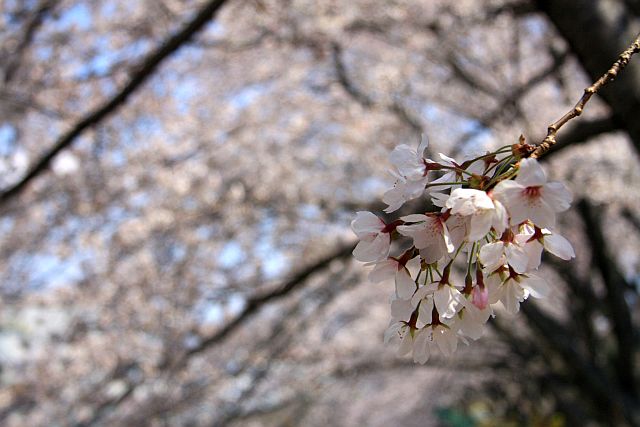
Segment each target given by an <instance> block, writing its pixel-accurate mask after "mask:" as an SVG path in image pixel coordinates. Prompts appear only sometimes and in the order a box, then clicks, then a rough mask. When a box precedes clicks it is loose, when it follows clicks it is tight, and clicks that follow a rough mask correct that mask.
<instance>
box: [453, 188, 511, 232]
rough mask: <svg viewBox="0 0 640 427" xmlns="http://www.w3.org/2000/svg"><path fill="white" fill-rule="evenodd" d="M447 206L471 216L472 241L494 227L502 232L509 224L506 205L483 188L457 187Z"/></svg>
mask: <svg viewBox="0 0 640 427" xmlns="http://www.w3.org/2000/svg"><path fill="white" fill-rule="evenodd" d="M445 206H446V207H447V208H449V209H451V214H453V215H455V214H457V215H462V216H463V217H468V218H469V229H468V236H467V240H468V241H470V242H475V241H476V240H480V239H482V238H483V237H484V236H485V235H486V234H487V233H488V232H489V230H491V228H492V227H493V228H494V229H495V230H496V231H497V232H498V233H499V234H502V232H503V231H504V230H505V229H506V228H507V226H508V223H507V219H508V217H507V212H506V210H505V208H504V206H502V204H501V203H500V202H499V201H497V200H496V201H494V200H492V199H491V197H489V196H488V195H487V193H486V192H484V191H481V190H475V189H471V188H457V189H455V190H453V191H452V192H451V196H450V197H449V199H448V200H447V202H446V205H445Z"/></svg>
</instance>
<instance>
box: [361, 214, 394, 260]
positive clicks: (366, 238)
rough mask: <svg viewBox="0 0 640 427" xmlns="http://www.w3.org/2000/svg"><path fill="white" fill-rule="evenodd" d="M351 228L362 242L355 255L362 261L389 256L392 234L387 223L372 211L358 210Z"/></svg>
mask: <svg viewBox="0 0 640 427" xmlns="http://www.w3.org/2000/svg"><path fill="white" fill-rule="evenodd" d="M351 229H352V230H353V232H354V233H355V234H356V236H358V239H360V242H359V243H358V245H357V246H356V248H355V249H354V250H353V256H354V257H355V258H356V259H357V260H358V261H362V262H378V261H382V260H383V259H385V258H387V256H388V255H389V248H390V247H391V235H390V234H389V230H388V227H387V224H385V223H384V221H382V220H381V219H380V218H378V217H377V216H376V215H374V214H372V213H371V212H366V211H363V212H358V213H357V215H356V219H354V220H353V221H352V222H351Z"/></svg>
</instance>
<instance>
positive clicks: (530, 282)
mask: <svg viewBox="0 0 640 427" xmlns="http://www.w3.org/2000/svg"><path fill="white" fill-rule="evenodd" d="M521 285H522V287H523V288H524V289H526V290H528V291H529V293H530V294H531V296H532V297H534V298H544V297H546V296H547V295H549V294H550V293H551V287H550V286H549V282H547V281H546V280H545V279H543V278H542V277H538V276H534V275H533V274H528V275H527V277H526V278H525V279H524V280H523V281H522V282H521Z"/></svg>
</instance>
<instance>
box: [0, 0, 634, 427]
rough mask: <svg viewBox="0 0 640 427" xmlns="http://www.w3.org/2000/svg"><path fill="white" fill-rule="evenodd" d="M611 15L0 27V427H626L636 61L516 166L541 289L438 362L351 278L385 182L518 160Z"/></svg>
mask: <svg viewBox="0 0 640 427" xmlns="http://www.w3.org/2000/svg"><path fill="white" fill-rule="evenodd" d="M639 31H640V2H638V1H637V0H624V1H623V0H562V1H550V0H547V1H545V0H540V1H528V0H504V1H503V0H490V1H472V0H457V1H455V2H454V1H447V0H424V1H418V0H392V1H374V0H326V1H325V0H323V1H312V0H227V1H221V0H217V1H204V0H130V1H126V2H124V1H116V0H101V1H98V0H0V58H2V59H1V61H0V187H1V188H2V193H1V194H0V298H1V308H0V367H1V371H0V425H3V426H94V425H95V426H143V425H149V426H328V425H331V426H365V425H366V426H456V427H457V426H501V425H504V426H516V425H525V426H576V425H580V426H585V425H587V426H589V425H615V426H623V425H640V424H639V423H640V418H639V417H640V403H639V400H638V387H639V382H638V369H639V366H638V352H637V348H638V340H639V336H638V330H637V325H638V321H639V319H638V315H639V311H640V306H639V302H638V289H639V288H638V285H639V284H640V281H639V279H640V276H639V275H638V274H639V271H640V270H639V267H640V259H639V258H640V234H639V233H640V173H639V171H638V166H639V164H640V163H638V160H639V158H638V154H639V150H640V55H639V56H638V57H634V59H633V60H632V63H633V62H635V64H632V65H630V66H629V67H628V68H627V69H626V70H625V71H624V73H623V74H622V75H621V76H619V77H618V78H617V79H616V80H615V81H614V82H613V83H612V84H611V85H610V86H608V87H607V88H606V89H605V90H604V91H603V92H602V93H601V94H599V95H598V96H597V97H594V99H593V100H592V101H591V102H590V103H589V105H588V107H587V109H586V111H585V113H584V114H583V115H582V116H581V117H580V118H579V119H577V120H575V121H574V122H572V123H571V125H569V126H567V127H566V128H565V129H563V130H562V131H561V132H560V134H559V138H558V139H559V144H558V147H557V149H555V150H553V151H552V152H550V153H549V154H548V155H546V156H545V157H544V165H545V168H546V170H547V172H548V174H549V175H550V176H551V177H552V178H553V179H561V180H566V181H567V182H568V185H569V186H570V188H571V189H572V191H573V193H574V197H575V201H574V204H573V207H572V209H571V210H570V211H569V212H567V213H564V214H562V215H561V218H560V223H559V225H558V231H560V232H561V233H562V234H563V235H565V236H567V238H568V239H569V240H570V241H571V242H572V243H573V245H574V247H575V248H576V253H577V258H576V259H575V260H573V261H572V262H570V263H564V262H561V263H558V262H556V260H554V259H553V257H548V258H547V259H545V262H544V265H545V266H544V267H543V268H542V269H541V274H543V275H545V277H547V278H548V280H549V281H550V282H551V283H552V284H553V288H554V291H553V295H552V297H551V298H549V299H547V300H544V301H527V303H526V304H524V305H523V308H522V310H521V313H520V314H519V315H518V316H517V317H515V318H508V317H506V316H499V317H498V318H496V319H494V320H493V321H491V322H490V327H489V328H488V331H487V334H486V335H485V337H483V338H482V339H481V340H479V341H478V342H475V343H473V344H472V345H470V346H468V347H466V346H463V348H461V349H459V351H458V353H457V354H456V356H455V357H454V358H451V359H448V360H445V359H443V358H438V357H436V358H433V359H432V360H430V361H429V362H428V363H427V364H426V365H424V366H420V365H414V364H413V363H412V362H411V361H410V360H405V359H401V358H398V357H397V356H396V355H395V352H394V348H392V347H393V346H391V347H389V348H387V347H385V346H384V345H383V344H382V334H383V331H384V330H385V328H386V326H387V323H388V318H389V308H388V303H389V297H390V294H391V292H392V290H393V285H392V284H391V283H387V284H383V285H373V284H371V283H368V282H367V280H366V273H367V271H366V270H367V269H366V268H365V267H363V266H362V265H360V264H358V263H356V262H353V261H352V259H351V254H350V253H351V250H352V248H353V245H354V243H355V236H353V235H352V233H351V231H350V229H349V222H350V220H351V219H352V218H353V217H354V213H355V211H357V210H362V209H369V210H378V211H379V210H380V209H381V208H383V207H384V205H382V204H381V203H380V202H379V200H380V198H381V195H382V193H383V192H384V191H385V190H386V189H387V188H388V187H389V186H390V185H391V184H392V177H391V176H390V175H389V174H388V172H387V170H388V169H389V166H390V165H389V162H388V160H387V156H388V154H389V152H390V151H391V150H392V149H393V147H394V146H396V145H397V144H400V143H408V144H415V145H417V143H418V141H419V138H420V135H421V134H422V133H424V134H426V135H428V136H429V138H430V141H431V145H430V150H431V155H433V156H435V155H436V154H437V153H438V152H443V153H445V154H448V155H454V156H462V155H463V154H465V153H467V152H478V151H480V152H482V151H483V150H488V149H492V148H496V147H499V146H502V145H505V144H511V143H515V142H517V141H518V137H519V135H520V134H521V133H522V134H524V135H525V136H526V138H527V140H528V141H529V142H532V143H535V142H538V141H540V140H541V139H542V138H543V136H544V135H545V133H546V128H547V126H548V125H549V124H550V123H552V122H553V121H555V120H556V119H557V118H559V117H560V116H561V115H562V114H564V113H565V112H566V111H568V110H569V109H570V108H571V106H572V105H573V104H574V103H575V102H576V101H577V100H578V98H579V97H580V96H581V94H582V91H583V90H584V88H585V87H587V86H589V84H590V83H591V82H592V81H593V80H594V79H596V78H597V77H599V75H601V74H602V73H604V72H605V71H606V70H607V69H608V68H609V66H610V65H611V64H612V63H613V61H614V60H615V59H616V57H617V55H618V54H619V53H620V52H621V51H622V50H624V49H625V48H626V46H628V45H629V44H630V42H631V41H632V40H633V39H634V38H635V37H636V34H637V33H638V32H639Z"/></svg>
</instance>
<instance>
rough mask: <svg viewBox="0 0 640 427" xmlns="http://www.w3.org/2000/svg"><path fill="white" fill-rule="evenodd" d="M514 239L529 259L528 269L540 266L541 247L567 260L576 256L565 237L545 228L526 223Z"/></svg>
mask: <svg viewBox="0 0 640 427" xmlns="http://www.w3.org/2000/svg"><path fill="white" fill-rule="evenodd" d="M515 239H516V241H518V242H519V243H520V245H521V246H522V247H523V249H524V251H525V252H526V254H527V257H528V260H529V263H528V265H527V269H528V270H534V269H537V268H538V267H539V266H540V263H541V261H542V250H543V249H546V250H547V252H550V253H552V254H554V255H555V256H557V257H558V258H560V259H563V260H565V261H569V260H570V259H572V258H575V256H576V254H575V251H574V250H573V246H571V243H570V242H569V241H568V240H567V239H565V238H564V237H563V236H561V235H560V234H557V233H552V232H551V231H550V230H548V229H546V228H543V229H540V228H537V227H536V228H534V227H531V226H530V225H529V224H526V225H525V226H524V227H523V232H522V233H520V234H517V235H516V237H515Z"/></svg>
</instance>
